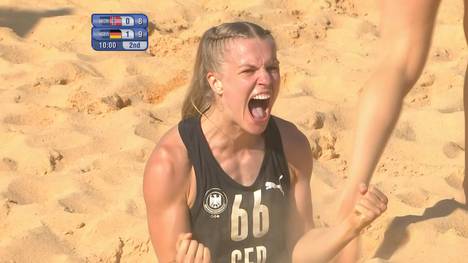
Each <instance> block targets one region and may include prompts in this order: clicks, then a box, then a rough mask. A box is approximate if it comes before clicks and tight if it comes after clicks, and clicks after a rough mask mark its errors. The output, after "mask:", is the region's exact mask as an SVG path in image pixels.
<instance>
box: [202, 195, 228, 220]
mask: <svg viewBox="0 0 468 263" xmlns="http://www.w3.org/2000/svg"><path fill="white" fill-rule="evenodd" d="M226 207H227V196H226V194H225V193H224V192H223V191H222V190H221V189H219V188H211V189H210V190H208V191H207V192H206V193H205V198H204V201H203V208H204V209H205V211H206V212H207V213H209V214H210V215H211V217H215V218H217V217H219V214H221V213H222V212H223V211H224V210H226Z"/></svg>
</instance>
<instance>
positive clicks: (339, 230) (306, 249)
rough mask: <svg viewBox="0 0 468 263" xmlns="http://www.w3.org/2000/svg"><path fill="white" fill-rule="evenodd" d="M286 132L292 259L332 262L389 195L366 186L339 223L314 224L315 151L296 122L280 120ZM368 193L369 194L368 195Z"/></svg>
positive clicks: (382, 209)
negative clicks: (312, 187) (313, 179)
mask: <svg viewBox="0 0 468 263" xmlns="http://www.w3.org/2000/svg"><path fill="white" fill-rule="evenodd" d="M278 122H279V123H280V125H278V126H279V127H280V132H281V134H282V139H283V145H284V151H285V154H286V157H287V159H288V164H289V166H290V171H291V190H292V191H291V194H292V195H291V197H292V198H291V206H290V207H291V211H290V220H289V221H290V222H289V226H291V229H290V237H289V240H290V245H291V250H292V262H328V261H329V260H331V259H332V258H333V257H334V256H336V255H337V254H338V253H339V251H340V250H341V249H343V248H344V247H345V246H346V244H348V243H349V242H350V241H351V240H352V239H353V238H355V237H356V236H357V235H358V234H359V232H360V230H361V229H362V228H363V227H364V226H366V225H368V224H369V223H370V222H372V221H373V220H374V219H375V218H376V217H378V216H379V215H380V213H382V212H383V211H384V210H385V208H386V207H383V206H382V205H383V203H385V204H386V202H387V200H386V197H385V196H384V195H383V194H382V193H380V192H379V191H378V190H376V189H372V190H369V192H368V191H367V188H366V189H363V190H362V191H361V194H362V195H363V197H365V198H362V201H363V202H362V203H360V204H359V205H362V207H361V206H359V207H358V208H357V210H358V212H359V213H354V211H353V213H352V214H351V215H350V216H348V217H347V218H346V219H345V220H343V221H341V223H339V224H338V225H336V226H332V227H328V228H314V226H313V216H312V201H311V193H310V176H311V173H312V153H311V150H310V145H309V142H308V140H307V138H306V137H305V135H304V134H302V133H301V132H300V131H299V130H298V129H297V128H296V127H295V126H294V125H292V124H290V123H287V122H285V121H278ZM364 194H366V196H364Z"/></svg>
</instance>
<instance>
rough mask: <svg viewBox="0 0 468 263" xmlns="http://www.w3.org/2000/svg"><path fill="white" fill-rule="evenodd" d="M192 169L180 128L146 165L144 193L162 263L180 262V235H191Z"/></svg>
mask: <svg viewBox="0 0 468 263" xmlns="http://www.w3.org/2000/svg"><path fill="white" fill-rule="evenodd" d="M190 167H191V166H190V163H189V160H188V157H187V153H186V150H185V147H184V145H183V143H182V142H181V139H180V137H179V135H178V132H177V129H176V128H174V129H172V130H171V131H169V132H168V133H167V134H166V135H165V136H163V138H162V139H161V141H160V142H159V144H158V145H157V146H156V148H155V149H154V151H153V153H152V154H151V156H150V158H149V160H148V162H147V165H146V169H145V173H144V180H143V194H144V198H145V203H146V210H147V219H148V228H149V233H150V237H151V242H152V244H153V247H154V250H155V252H156V254H157V256H158V259H159V261H158V262H161V263H167V262H176V243H178V242H177V241H178V238H179V235H181V234H183V233H190V232H191V229H190V221H189V207H188V193H189V189H190V169H191V168H190ZM179 243H180V242H179Z"/></svg>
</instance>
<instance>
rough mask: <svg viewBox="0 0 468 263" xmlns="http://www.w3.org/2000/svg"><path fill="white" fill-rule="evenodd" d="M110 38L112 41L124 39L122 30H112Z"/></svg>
mask: <svg viewBox="0 0 468 263" xmlns="http://www.w3.org/2000/svg"><path fill="white" fill-rule="evenodd" d="M109 38H110V39H121V38H122V32H121V31H120V30H111V31H110V32H109Z"/></svg>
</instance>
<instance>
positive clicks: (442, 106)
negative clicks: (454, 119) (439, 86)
mask: <svg viewBox="0 0 468 263" xmlns="http://www.w3.org/2000/svg"><path fill="white" fill-rule="evenodd" d="M462 94H463V91H462V90H461V89H458V88H448V89H444V90H442V91H439V92H437V93H435V94H432V95H431V107H432V108H433V109H435V110H437V111H439V112H441V113H453V112H458V111H463V95H462Z"/></svg>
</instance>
